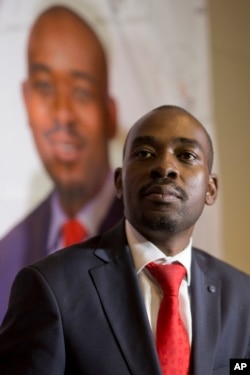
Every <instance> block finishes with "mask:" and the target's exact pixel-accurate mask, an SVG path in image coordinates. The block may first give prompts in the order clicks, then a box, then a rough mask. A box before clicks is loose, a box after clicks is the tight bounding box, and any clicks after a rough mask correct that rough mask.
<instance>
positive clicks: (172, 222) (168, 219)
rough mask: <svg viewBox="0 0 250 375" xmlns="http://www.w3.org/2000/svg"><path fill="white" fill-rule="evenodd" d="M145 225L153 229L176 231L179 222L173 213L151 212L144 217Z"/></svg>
mask: <svg viewBox="0 0 250 375" xmlns="http://www.w3.org/2000/svg"><path fill="white" fill-rule="evenodd" d="M142 220H143V225H144V226H145V227H146V228H148V229H149V230H153V231H161V232H162V231H167V232H171V233H174V232H176V230H177V228H178V222H177V220H176V218H174V217H173V216H172V215H166V214H164V215H163V214H162V215H159V213H158V214H151V215H150V216H149V215H147V216H144V217H143V218H142Z"/></svg>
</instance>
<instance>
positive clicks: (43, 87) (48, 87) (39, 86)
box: [32, 81, 54, 95]
mask: <svg viewBox="0 0 250 375" xmlns="http://www.w3.org/2000/svg"><path fill="white" fill-rule="evenodd" d="M32 88H33V89H34V90H36V91H38V92H40V93H41V94H43V95H50V94H52V93H53V90H54V88H53V85H52V84H51V83H50V82H47V81H35V82H33V84H32Z"/></svg>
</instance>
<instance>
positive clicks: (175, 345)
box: [147, 263, 190, 375]
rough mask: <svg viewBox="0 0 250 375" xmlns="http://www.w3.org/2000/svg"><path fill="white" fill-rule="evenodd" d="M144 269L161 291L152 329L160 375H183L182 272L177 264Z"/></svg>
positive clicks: (185, 342)
mask: <svg viewBox="0 0 250 375" xmlns="http://www.w3.org/2000/svg"><path fill="white" fill-rule="evenodd" d="M147 269H148V270H149V272H150V273H151V274H152V275H153V277H154V278H155V279H156V280H157V281H158V283H159V284H160V286H161V288H162V291H163V298H162V302H161V305H160V309H159V313H158V319H157V328H156V347H157V352H158V355H159V359H160V363H161V368H162V374H163V375H168V374H178V375H187V374H188V370H189V357H190V345H189V341H188V336H187V332H186V330H185V328H184V325H183V323H182V320H181V317H180V314H179V287H180V284H181V281H182V279H183V277H184V276H185V274H186V270H185V268H184V267H183V266H182V265H181V264H168V265H162V264H155V263H150V264H149V265H148V266H147Z"/></svg>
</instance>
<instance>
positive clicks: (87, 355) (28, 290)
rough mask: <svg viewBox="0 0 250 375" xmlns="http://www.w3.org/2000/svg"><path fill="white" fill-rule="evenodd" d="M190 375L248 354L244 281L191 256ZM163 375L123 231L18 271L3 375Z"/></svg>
mask: <svg viewBox="0 0 250 375" xmlns="http://www.w3.org/2000/svg"><path fill="white" fill-rule="evenodd" d="M191 277H192V279H191V290H190V293H191V306H192V321H193V344H192V355H191V374H192V375H211V374H213V375H228V374H229V359H230V358H244V357H247V356H249V345H250V295H249V290H250V277H249V276H248V275H246V274H244V273H242V272H240V271H238V270H236V269H235V268H233V267H231V266H229V265H227V264H225V263H224V262H222V261H220V260H217V259H215V258H214V257H212V256H210V255H208V254H206V253H205V252H203V251H201V250H197V249H193V250H192V265H191ZM31 373H32V374H34V375H38V374H39V375H63V374H66V375H69V374H70V375H78V374H79V375H80V374H81V375H82V374H84V375H96V374H98V375H99V374H101V375H116V374H117V375H118V374H119V375H129V374H130V375H131V374H133V375H160V374H161V372H160V368H159V363H158V359H157V354H156V350H155V344H154V340H153V337H152V334H151V329H150V326H149V323H148V319H147V315H146V310H145V305H144V301H143V298H142V294H141V290H140V285H139V282H138V277H137V273H136V270H135V268H134V264H133V260H132V257H131V254H130V250H129V247H128V245H127V241H126V236H125V231H124V223H123V222H121V223H119V224H118V225H117V226H116V227H115V228H113V229H112V230H111V231H109V232H107V233H105V234H103V235H100V236H98V237H94V238H92V239H90V240H88V241H87V242H85V243H81V244H78V245H75V246H72V247H70V248H68V249H65V250H60V251H58V252H57V253H55V254H53V255H51V256H49V257H47V258H45V259H43V260H41V261H40V262H38V263H36V264H35V265H32V266H30V267H28V268H26V269H24V270H22V271H21V272H20V273H19V275H18V277H17V279H16V281H15V283H14V287H13V290H12V295H11V299H10V306H9V310H8V313H7V314H6V316H5V319H4V322H3V325H2V328H1V329H0V374H1V375H7V374H8V375H17V374H18V375H28V374H31Z"/></svg>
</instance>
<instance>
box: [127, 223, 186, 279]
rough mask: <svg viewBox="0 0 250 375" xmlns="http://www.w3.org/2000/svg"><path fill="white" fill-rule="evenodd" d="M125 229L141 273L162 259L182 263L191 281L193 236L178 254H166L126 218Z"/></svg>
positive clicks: (162, 260) (163, 261)
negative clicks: (146, 267) (152, 263)
mask: <svg viewBox="0 0 250 375" xmlns="http://www.w3.org/2000/svg"><path fill="white" fill-rule="evenodd" d="M125 230H126V235H127V239H128V244H129V247H130V250H131V254H132V257H133V260H134V264H135V268H136V271H137V273H138V274H139V273H140V272H141V270H142V269H143V268H144V267H145V266H146V265H147V264H148V263H150V262H156V261H161V262H162V263H173V262H179V263H181V264H182V265H183V266H184V267H185V268H186V271H187V283H188V285H190V282H191V249H192V238H190V241H189V244H188V245H187V247H186V248H185V249H183V250H182V251H181V252H180V253H178V254H177V255H175V256H173V257H171V256H166V255H165V254H164V253H163V252H162V251H161V250H160V249H159V248H158V247H157V246H155V245H154V244H153V243H152V242H150V241H148V240H147V239H146V238H145V237H143V236H142V235H141V234H140V233H139V232H138V231H137V230H136V229H135V228H134V227H133V226H132V225H131V224H130V222H129V221H128V220H127V219H126V221H125Z"/></svg>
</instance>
